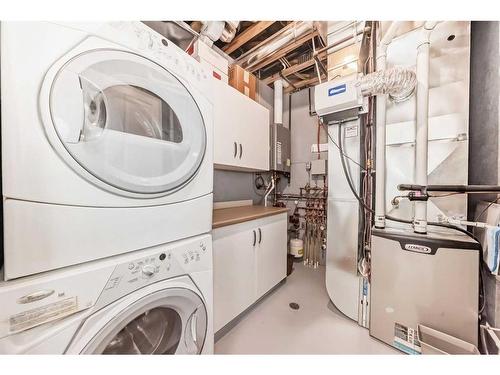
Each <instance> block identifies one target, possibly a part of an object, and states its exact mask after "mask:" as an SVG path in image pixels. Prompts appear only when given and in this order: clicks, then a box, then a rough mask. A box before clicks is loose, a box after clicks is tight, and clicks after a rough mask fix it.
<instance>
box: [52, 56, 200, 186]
mask: <svg viewBox="0 0 500 375" xmlns="http://www.w3.org/2000/svg"><path fill="white" fill-rule="evenodd" d="M50 113H51V117H52V122H53V125H54V127H55V130H56V133H57V135H58V137H59V139H60V140H61V142H62V144H63V145H64V148H65V149H66V151H67V153H69V155H71V157H72V158H73V159H74V160H76V162H77V163H78V164H79V165H80V166H81V167H82V170H81V171H79V172H81V173H82V174H83V175H84V176H85V174H86V173H90V174H91V175H93V176H94V177H95V178H97V179H98V180H100V181H102V182H104V183H105V184H104V185H108V186H112V187H113V188H117V189H120V190H123V191H125V192H131V193H139V194H159V193H167V192H169V191H171V190H174V189H176V188H178V187H179V186H181V185H183V184H184V183H186V182H187V181H189V180H190V179H191V178H192V177H193V176H194V174H195V173H196V172H197V170H198V168H199V166H200V164H201V163H202V161H203V157H204V154H205V147H206V131H205V125H204V122H203V117H202V115H201V113H200V109H199V108H198V106H197V104H196V102H195V100H194V99H193V97H192V96H191V94H190V93H189V91H188V89H187V88H186V87H185V86H184V85H183V84H182V83H181V81H179V80H178V79H177V78H176V77H175V76H174V75H172V74H171V73H169V72H168V71H167V70H166V69H164V68H163V67H162V66H160V65H158V64H156V63H154V62H152V61H150V60H148V59H146V58H143V57H140V56H138V55H136V54H134V53H129V52H123V51H116V50H95V51H90V52H86V53H83V54H80V55H78V56H76V57H74V58H73V59H71V60H70V61H69V62H67V63H66V64H65V65H64V66H63V67H62V68H61V69H60V70H59V72H58V73H57V75H56V77H55V79H54V82H53V84H52V87H51V92H50Z"/></svg>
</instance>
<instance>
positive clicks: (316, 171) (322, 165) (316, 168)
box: [311, 159, 327, 176]
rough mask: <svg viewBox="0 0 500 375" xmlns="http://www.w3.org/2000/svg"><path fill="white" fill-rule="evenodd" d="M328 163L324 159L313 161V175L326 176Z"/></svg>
mask: <svg viewBox="0 0 500 375" xmlns="http://www.w3.org/2000/svg"><path fill="white" fill-rule="evenodd" d="M326 163H327V161H326V160H324V159H318V160H313V161H311V175H313V176H314V175H326V171H327V166H326Z"/></svg>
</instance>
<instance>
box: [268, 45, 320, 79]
mask: <svg viewBox="0 0 500 375" xmlns="http://www.w3.org/2000/svg"><path fill="white" fill-rule="evenodd" d="M326 57H327V55H326V52H324V53H322V54H319V59H320V60H321V61H323V60H326ZM312 65H314V59H310V60H307V61H304V62H303V63H300V64H295V65H292V66H291V67H289V68H286V69H283V70H282V71H281V72H280V73H281V74H280V73H276V74H273V75H272V76H269V77H267V78H265V79H263V80H262V82H263V83H264V84H266V85H269V84H271V83H273V82H274V81H276V80H278V79H280V78H281V76H282V75H283V76H285V77H287V76H289V75H290V74H294V73H297V72H300V71H301V70H304V69H307V68H309V67H310V66H312Z"/></svg>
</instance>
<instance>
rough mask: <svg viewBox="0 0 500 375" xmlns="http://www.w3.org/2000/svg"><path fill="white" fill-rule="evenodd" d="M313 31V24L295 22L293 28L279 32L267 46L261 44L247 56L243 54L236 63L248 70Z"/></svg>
mask: <svg viewBox="0 0 500 375" xmlns="http://www.w3.org/2000/svg"><path fill="white" fill-rule="evenodd" d="M313 29H314V24H313V22H311V21H308V22H297V23H296V24H295V25H294V26H293V27H290V28H289V29H286V30H284V31H283V32H281V33H280V35H279V36H277V37H276V38H275V39H274V40H271V41H270V42H269V43H268V44H263V45H262V46H260V47H258V48H256V49H255V50H254V51H251V52H249V54H248V55H247V54H245V55H244V56H242V57H241V58H240V59H238V62H239V64H240V65H241V66H242V67H243V68H244V69H250V68H252V66H254V65H256V64H257V63H259V62H260V61H262V60H263V59H265V58H267V57H269V56H271V55H272V54H273V53H274V52H276V51H277V50H279V49H280V48H282V47H283V46H285V45H287V44H288V43H290V42H292V41H294V40H295V39H297V38H299V37H301V36H303V35H305V34H306V33H308V32H311V31H313Z"/></svg>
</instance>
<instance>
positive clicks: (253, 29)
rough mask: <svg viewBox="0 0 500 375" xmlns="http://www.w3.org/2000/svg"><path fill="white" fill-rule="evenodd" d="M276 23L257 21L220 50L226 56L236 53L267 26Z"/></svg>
mask: <svg viewBox="0 0 500 375" xmlns="http://www.w3.org/2000/svg"><path fill="white" fill-rule="evenodd" d="M274 22H276V21H259V22H256V23H255V24H253V25H252V26H250V27H249V28H247V29H246V30H245V31H243V32H242V33H241V34H239V35H238V36H237V37H236V38H234V39H233V41H232V42H231V43H229V44H228V45H226V46H225V47H224V48H222V50H223V51H224V52H226V53H227V54H228V55H229V54H231V53H232V52H234V51H236V50H237V49H238V48H240V47H241V46H242V45H243V44H245V43H246V42H248V41H250V40H251V39H253V38H254V37H256V36H257V35H259V34H260V33H261V32H263V31H264V30H266V29H267V28H268V27H269V26H271V25H272V24H273V23H274Z"/></svg>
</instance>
